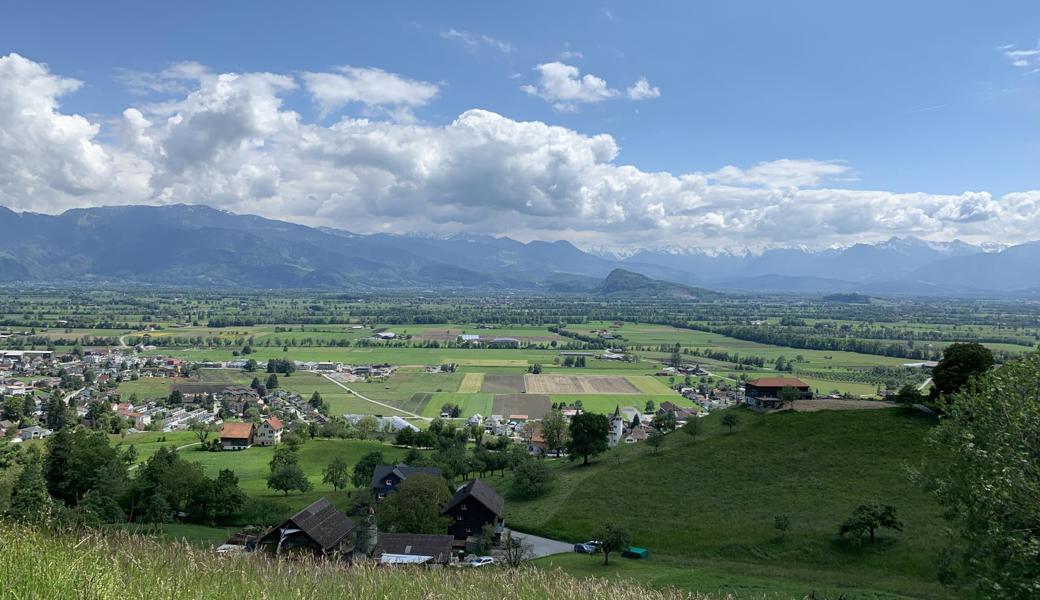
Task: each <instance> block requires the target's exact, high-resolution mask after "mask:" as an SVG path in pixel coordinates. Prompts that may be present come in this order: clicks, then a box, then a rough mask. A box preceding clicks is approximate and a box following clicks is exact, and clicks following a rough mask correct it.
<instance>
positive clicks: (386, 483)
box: [372, 464, 441, 500]
mask: <svg viewBox="0 0 1040 600" xmlns="http://www.w3.org/2000/svg"><path fill="white" fill-rule="evenodd" d="M419 473H422V474H425V475H432V476H433V477H440V476H441V470H440V469H438V468H437V467H409V466H408V465H405V464H399V465H393V466H390V465H379V466H378V467H376V470H375V471H374V472H373V473H372V495H374V496H375V497H376V500H382V499H383V498H386V495H387V494H389V493H390V492H392V491H394V488H396V487H397V485H398V484H399V483H401V482H402V481H404V480H405V479H408V478H409V477H411V476H412V475H416V474H419Z"/></svg>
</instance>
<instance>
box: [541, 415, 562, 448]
mask: <svg viewBox="0 0 1040 600" xmlns="http://www.w3.org/2000/svg"><path fill="white" fill-rule="evenodd" d="M542 439H543V440H545V447H546V448H547V449H548V450H549V451H550V452H555V453H556V456H559V455H560V450H563V448H564V447H565V446H566V445H567V418H566V417H564V416H563V411H561V410H560V409H558V408H554V409H552V410H550V411H549V414H547V415H545V417H544V418H543V419H542Z"/></svg>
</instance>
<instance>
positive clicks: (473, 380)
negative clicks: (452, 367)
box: [459, 373, 484, 394]
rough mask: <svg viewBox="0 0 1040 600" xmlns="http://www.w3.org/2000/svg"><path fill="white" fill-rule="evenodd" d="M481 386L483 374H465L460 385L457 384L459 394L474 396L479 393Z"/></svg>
mask: <svg viewBox="0 0 1040 600" xmlns="http://www.w3.org/2000/svg"><path fill="white" fill-rule="evenodd" d="M483 384H484V374H483V373H466V375H465V377H463V378H462V383H460V384H459V393H463V394H474V393H476V392H479V391H480V386H482V385H483Z"/></svg>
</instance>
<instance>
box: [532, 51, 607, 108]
mask: <svg viewBox="0 0 1040 600" xmlns="http://www.w3.org/2000/svg"><path fill="white" fill-rule="evenodd" d="M535 70H537V71H538V73H539V79H538V82H537V83H536V84H534V85H525V86H523V87H522V88H521V89H523V90H524V91H525V92H527V93H528V94H531V95H532V96H538V97H539V98H542V99H543V100H545V101H546V102H549V103H550V104H552V105H553V108H555V109H556V110H558V111H561V112H569V111H572V110H574V109H575V108H576V106H577V105H578V104H585V103H589V102H602V101H604V100H607V99H609V98H613V97H614V96H617V95H618V91H617V90H615V89H612V88H611V87H610V86H608V85H607V82H606V81H604V80H603V79H601V78H599V77H596V76H595V75H592V74H591V73H586V74H585V75H582V74H581V71H580V70H579V69H578V67H575V66H572V65H567V64H564V63H561V62H558V61H555V62H551V63H543V64H540V65H538V66H537V67H535Z"/></svg>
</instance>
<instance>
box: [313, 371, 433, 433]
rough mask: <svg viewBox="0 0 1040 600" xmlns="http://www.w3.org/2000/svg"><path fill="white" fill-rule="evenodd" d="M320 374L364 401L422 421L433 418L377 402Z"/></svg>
mask: <svg viewBox="0 0 1040 600" xmlns="http://www.w3.org/2000/svg"><path fill="white" fill-rule="evenodd" d="M321 376H322V377H324V378H325V379H328V380H329V381H331V382H332V383H335V384H336V385H338V386H339V387H341V388H343V389H345V390H347V391H348V392H350V393H351V394H354V395H355V396H357V397H358V398H361V399H362V400H364V401H366V402H371V403H372V404H377V405H379V406H382V407H383V408H389V409H390V410H392V411H394V412H398V413H404V414H406V415H409V416H412V417H415V418H416V419H422V420H424V421H432V420H433V419H431V418H429V417H424V416H422V415H417V414H415V413H413V412H408V411H407V410H401V409H400V408H397V407H396V406H390V405H389V404H383V403H382V402H379V401H377V400H373V399H371V398H366V397H365V396H362V395H361V394H359V393H358V392H355V391H354V390H352V389H350V388H348V387H347V386H345V385H343V384H342V383H340V382H338V381H336V380H335V379H333V378H331V377H329V376H328V375H326V374H325V373H322V374H321Z"/></svg>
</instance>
